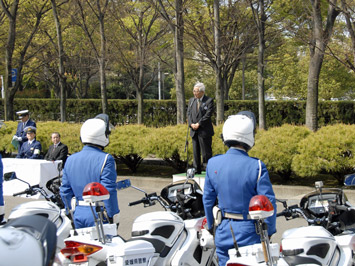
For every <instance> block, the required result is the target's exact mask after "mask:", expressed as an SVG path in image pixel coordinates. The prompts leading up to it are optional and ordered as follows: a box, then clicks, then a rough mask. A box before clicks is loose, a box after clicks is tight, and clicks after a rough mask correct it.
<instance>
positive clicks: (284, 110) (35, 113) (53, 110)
mask: <svg viewBox="0 0 355 266" xmlns="http://www.w3.org/2000/svg"><path fill="white" fill-rule="evenodd" d="M1 101H2V102H1V103H2V104H1V106H0V118H4V106H3V100H1ZM59 104H60V102H59V100H58V99H20V98H16V99H15V102H14V110H15V111H17V110H22V109H29V110H30V111H31V113H32V114H31V117H32V118H33V119H34V120H35V121H59V120H60V112H59V110H60V108H59ZM265 106H266V123H267V126H268V127H269V128H272V127H276V126H281V125H283V124H292V125H304V124H305V117H306V114H305V110H306V102H305V101H266V103H265ZM186 107H187V102H186ZM224 109H225V118H227V117H228V116H229V115H232V114H236V113H237V112H239V111H241V110H251V111H253V112H254V113H255V115H256V117H257V119H258V102H257V101H225V108H224ZM101 110H102V108H101V100H99V99H90V100H89V99H68V100H67V121H70V122H76V123H77V122H83V121H85V120H86V119H88V118H91V117H94V116H95V115H97V114H98V113H100V112H101ZM354 110H355V101H336V102H333V101H322V102H319V105H318V124H319V126H320V127H322V126H325V125H328V124H335V123H344V124H355V111H354ZM143 114H144V124H145V125H146V126H153V127H164V126H168V125H176V101H174V100H160V101H159V100H144V107H143ZM108 115H109V116H110V121H111V123H112V124H114V125H126V124H136V123H137V101H135V100H108ZM215 117H216V114H214V115H213V116H212V120H213V121H215Z"/></svg>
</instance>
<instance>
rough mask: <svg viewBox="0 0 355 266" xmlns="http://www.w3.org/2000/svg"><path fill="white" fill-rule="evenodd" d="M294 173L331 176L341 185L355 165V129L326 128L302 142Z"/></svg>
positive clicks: (342, 126)
mask: <svg viewBox="0 0 355 266" xmlns="http://www.w3.org/2000/svg"><path fill="white" fill-rule="evenodd" d="M297 151H298V153H299V154H297V155H296V156H295V157H294V159H293V161H292V170H293V171H294V172H295V173H296V174H297V175H299V176H302V177H307V176H315V175H317V174H320V173H328V174H332V175H333V176H334V178H336V179H337V180H338V182H339V184H341V182H342V180H343V176H344V175H345V174H348V173H350V172H351V171H353V169H354V165H355V159H354V154H355V125H345V124H337V125H330V126H325V127H323V128H321V129H320V130H318V131H317V132H315V133H312V134H310V135H309V136H308V137H307V138H305V139H304V140H302V141H300V142H299V145H298V150H297Z"/></svg>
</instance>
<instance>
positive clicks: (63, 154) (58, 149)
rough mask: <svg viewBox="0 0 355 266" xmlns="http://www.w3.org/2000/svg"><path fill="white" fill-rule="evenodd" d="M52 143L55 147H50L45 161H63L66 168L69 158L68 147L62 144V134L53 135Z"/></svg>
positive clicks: (55, 133)
mask: <svg viewBox="0 0 355 266" xmlns="http://www.w3.org/2000/svg"><path fill="white" fill-rule="evenodd" d="M52 142H53V145H51V146H50V147H49V149H48V151H47V153H46V155H45V156H44V159H45V160H48V161H56V160H62V162H63V167H64V164H65V161H66V160H67V157H68V146H67V145H65V144H63V143H62V142H60V134H59V133H58V132H53V133H52Z"/></svg>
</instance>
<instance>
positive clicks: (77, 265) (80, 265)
mask: <svg viewBox="0 0 355 266" xmlns="http://www.w3.org/2000/svg"><path fill="white" fill-rule="evenodd" d="M88 265H89V263H88V262H82V263H70V264H69V265H68V266H88Z"/></svg>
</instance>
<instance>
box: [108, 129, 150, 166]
mask: <svg viewBox="0 0 355 266" xmlns="http://www.w3.org/2000/svg"><path fill="white" fill-rule="evenodd" d="M153 130H154V129H153V128H148V127H146V126H143V125H126V126H117V127H115V129H114V130H113V131H112V132H111V135H110V144H109V145H108V146H107V147H106V148H105V151H106V152H108V153H110V154H112V155H113V156H114V157H115V159H116V160H119V161H121V162H123V163H124V164H126V165H127V166H128V168H129V169H130V170H131V171H132V172H133V173H135V172H136V171H137V168H138V167H139V165H140V163H141V162H142V161H143V158H144V157H146V156H148V154H149V143H148V142H147V141H148V136H150V135H151V132H152V131H153Z"/></svg>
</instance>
